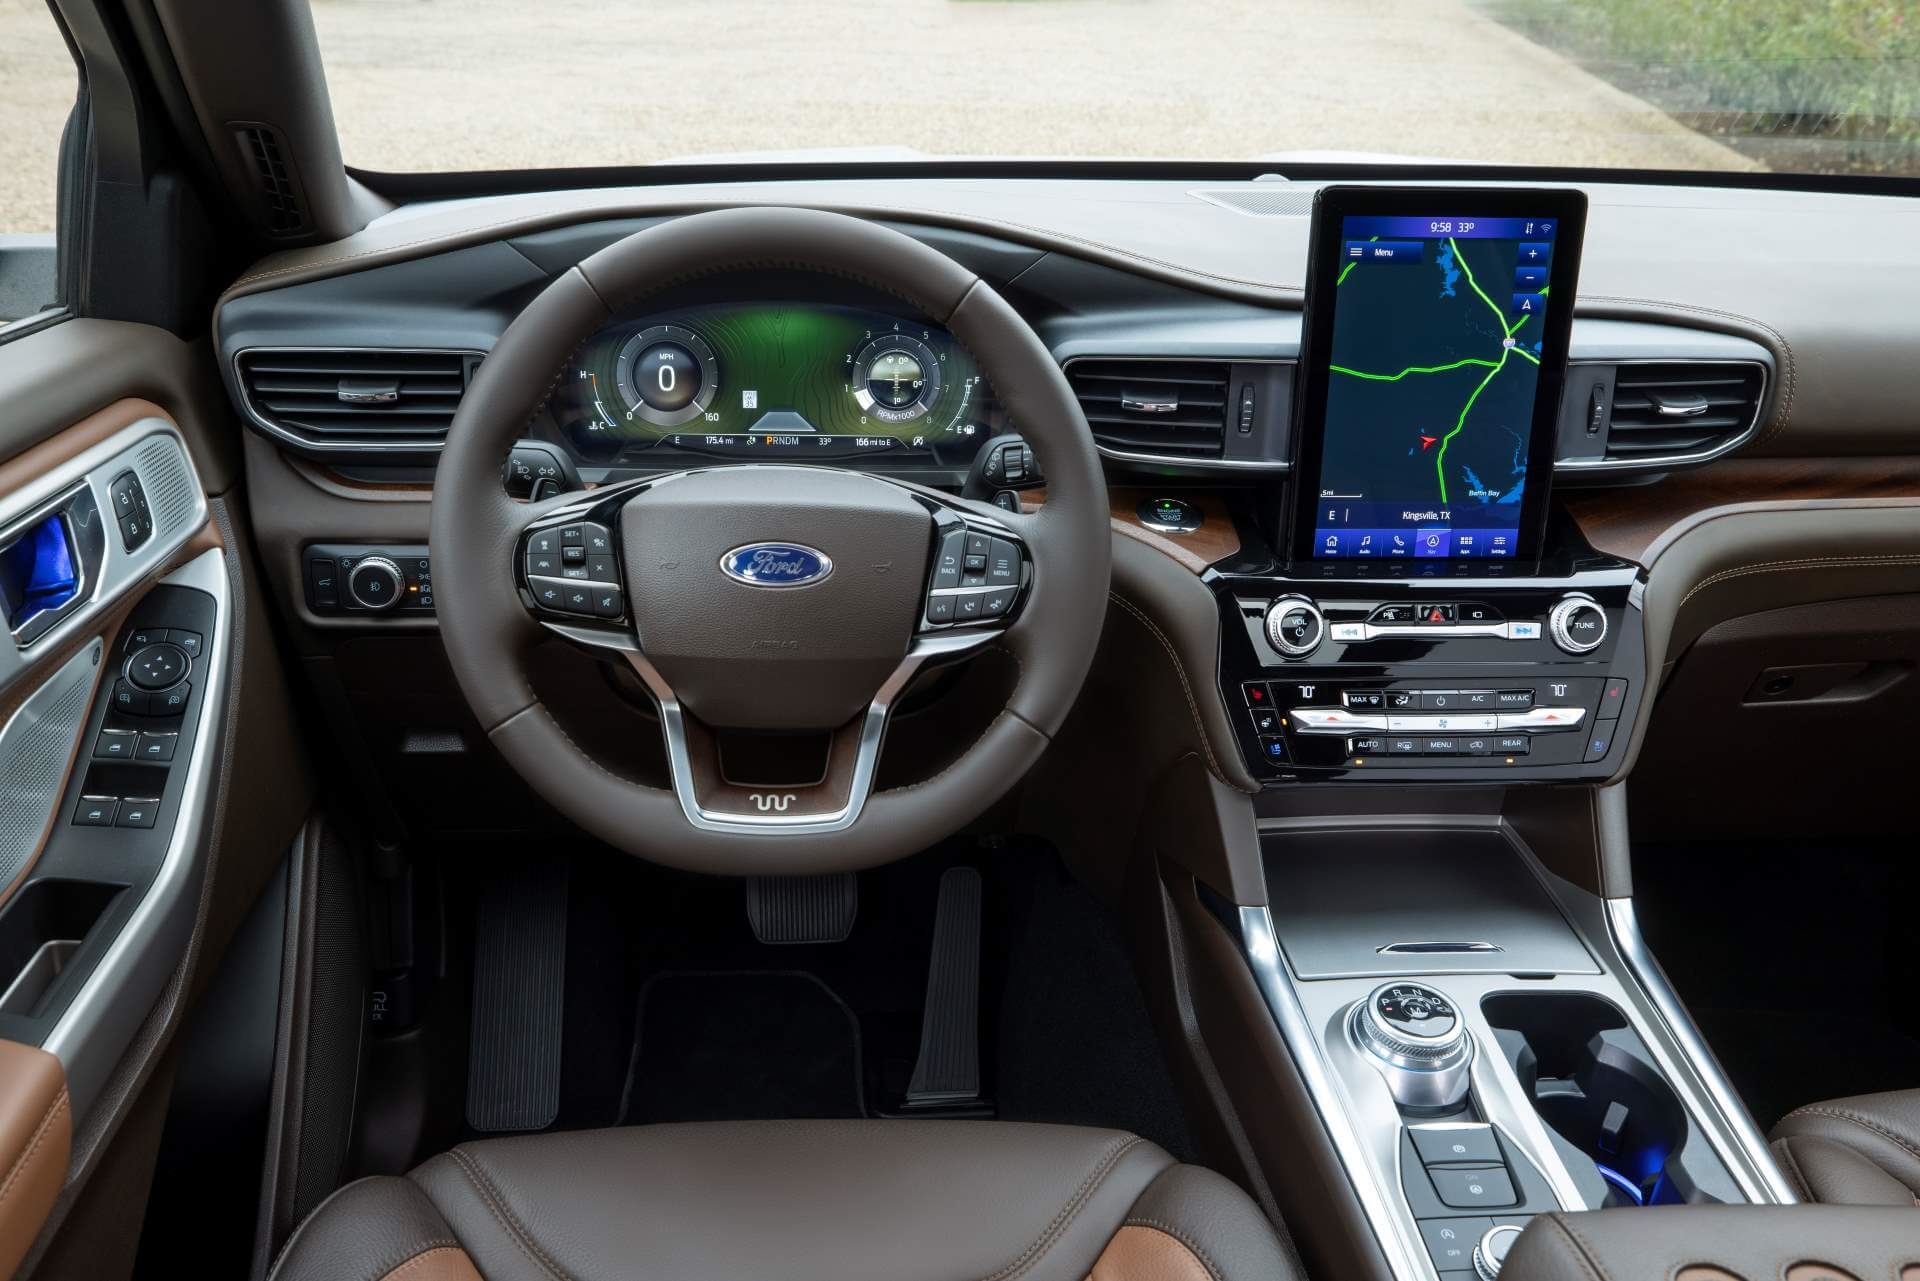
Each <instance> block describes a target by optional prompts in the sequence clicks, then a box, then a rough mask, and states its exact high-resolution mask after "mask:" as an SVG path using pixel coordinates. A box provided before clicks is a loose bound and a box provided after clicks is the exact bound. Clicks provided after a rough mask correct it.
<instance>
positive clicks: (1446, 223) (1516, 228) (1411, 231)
mask: <svg viewBox="0 0 1920 1281" xmlns="http://www.w3.org/2000/svg"><path fill="white" fill-rule="evenodd" d="M1436 203H1437V202H1436ZM1464 203H1465V202H1463V204H1464ZM1546 203H1548V204H1551V203H1553V202H1546ZM1329 212H1330V213H1331V214H1332V216H1331V217H1330V218H1329V219H1328V220H1327V221H1325V222H1323V224H1322V226H1321V228H1320V234H1321V235H1322V236H1329V237H1331V238H1332V248H1333V249H1334V250H1335V253H1336V255H1337V256H1335V257H1334V258H1332V259H1330V260H1327V259H1323V260H1322V261H1321V262H1319V263H1318V264H1317V270H1318V271H1319V272H1320V276H1319V278H1318V279H1317V281H1316V285H1315V293H1314V298H1313V302H1312V306H1313V308H1314V310H1315V311H1316V313H1318V312H1320V311H1321V310H1322V309H1330V310H1331V312H1332V316H1331V324H1330V325H1326V324H1325V321H1324V317H1319V318H1317V322H1318V323H1321V324H1322V326H1323V328H1322V329H1321V331H1320V342H1319V355H1318V360H1319V361H1320V362H1323V363H1322V364H1320V367H1319V368H1318V369H1316V371H1315V373H1316V374H1317V375H1318V377H1319V379H1320V382H1321V385H1322V387H1323V389H1324V390H1323V397H1324V398H1323V401H1322V404H1323V411H1322V413H1321V415H1320V424H1321V428H1320V431H1319V433H1318V464H1319V465H1318V474H1317V475H1312V474H1309V476H1308V478H1307V479H1308V483H1309V484H1310V485H1311V488H1308V489H1305V490H1303V491H1302V494H1301V501H1302V502H1303V503H1304V502H1307V501H1314V502H1315V508H1314V510H1313V512H1312V515H1311V523H1310V524H1309V523H1308V522H1307V521H1304V520H1303V521H1301V523H1300V525H1299V526H1298V528H1299V529H1300V530H1301V533H1302V535H1304V536H1306V537H1308V538H1310V540H1311V541H1310V555H1311V557H1312V558H1313V559H1329V558H1338V559H1354V560H1366V559H1374V560H1401V559H1403V560H1408V561H1416V560H1422V559H1438V558H1444V559H1486V560H1502V559H1505V560H1513V559H1518V558H1521V557H1524V556H1527V555H1529V554H1530V553H1531V550H1532V549H1531V548H1530V547H1528V546H1527V544H1528V543H1529V542H1530V541H1531V537H1530V529H1529V525H1530V518H1531V517H1533V516H1536V515H1539V514H1540V513H1541V508H1540V506H1539V504H1538V503H1537V502H1536V503H1532V504H1530V503H1529V502H1528V499H1529V491H1530V490H1531V489H1533V487H1534V486H1535V485H1536V484H1539V483H1541V481H1542V479H1543V477H1544V475H1545V471H1546V469H1549V468H1551V466H1552V461H1553V460H1552V458H1551V456H1550V454H1551V449H1550V444H1551V430H1552V416H1553V414H1554V412H1555V405H1554V404H1553V403H1552V400H1557V398H1558V395H1559V387H1560V365H1559V362H1562V361H1564V359H1565V353H1564V351H1562V350H1560V347H1561V346H1562V345H1563V344H1564V336H1565V333H1566V325H1565V324H1564V323H1557V324H1556V323H1554V322H1562V321H1563V317H1561V316H1559V315H1556V311H1557V310H1558V309H1562V308H1568V307H1571V305H1572V299H1571V298H1563V297H1557V296H1555V292H1554V288H1553V283H1554V281H1555V279H1556V273H1555V271H1554V265H1555V258H1556V255H1557V254H1558V253H1559V251H1560V246H1561V244H1562V243H1565V241H1566V240H1567V237H1565V236H1563V233H1562V227H1561V217H1560V215H1559V214H1557V213H1555V212H1554V211H1553V210H1552V208H1543V209H1541V210H1540V211H1539V212H1538V213H1537V214H1532V215H1525V216H1518V217H1514V216H1485V215H1483V214H1480V213H1476V212H1475V211H1474V210H1473V209H1472V208H1471V207H1470V206H1466V207H1462V208H1456V209H1450V210H1449V209H1446V208H1445V207H1442V212H1438V213H1432V214H1426V213H1422V214H1415V215H1406V214H1373V213H1352V212H1340V211H1329ZM1576 221H1577V219H1576ZM1571 230H1572V231H1573V232H1574V238H1573V241H1572V243H1573V247H1574V249H1577V245H1578V240H1577V231H1578V228H1577V226H1576V227H1575V228H1572V229H1571ZM1327 248H1328V246H1326V245H1325V244H1322V245H1321V246H1320V252H1321V254H1322V255H1324V254H1325V252H1326V249H1327ZM1572 251H1573V250H1571V249H1570V250H1569V252H1572ZM1559 278H1560V279H1562V280H1564V279H1565V276H1564V275H1561V276H1560V277H1559ZM1548 397H1551V398H1552V400H1548V401H1547V402H1546V403H1545V404H1544V405H1543V399H1545V398H1548ZM1543 423H1544V424H1545V428H1546V430H1545V432H1544V434H1543V431H1542V430H1541V428H1542V425H1543ZM1543 440H1544V442H1545V444H1546V445H1547V448H1546V450H1545V452H1546V453H1547V454H1548V455H1549V456H1547V457H1536V456H1535V451H1536V450H1537V449H1540V448H1541V447H1542V444H1543Z"/></svg>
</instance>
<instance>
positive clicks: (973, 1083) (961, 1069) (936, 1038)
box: [906, 867, 981, 1112]
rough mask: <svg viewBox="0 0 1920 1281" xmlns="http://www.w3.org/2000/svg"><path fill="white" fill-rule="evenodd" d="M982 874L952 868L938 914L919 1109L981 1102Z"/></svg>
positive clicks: (971, 1106)
mask: <svg viewBox="0 0 1920 1281" xmlns="http://www.w3.org/2000/svg"><path fill="white" fill-rule="evenodd" d="M980 901H981V891H980V873H979V872H978V871H977V870H975V869H974V868H971V867H951V868H948V869H947V872H946V875H944V876H942V877H941V878H940V901H939V905H938V906H937V907H936V908H935V909H934V913H933V959H932V962H931V963H930V964H929V965H928V967H927V1004H926V1009H925V1012H924V1013H923V1014H922V1015H921V1018H920V1058H919V1060H918V1061H917V1062H916V1063H915V1064H914V1065H913V1079H912V1081H911V1082H910V1083H909V1084H908V1086H907V1099H906V1104H907V1107H908V1108H910V1109H913V1110H916V1111H918V1110H940V1111H961V1112H966V1111H971V1110H975V1109H977V1108H978V1107H979V1105H980Z"/></svg>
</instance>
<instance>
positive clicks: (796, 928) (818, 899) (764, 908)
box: [747, 872, 860, 943]
mask: <svg viewBox="0 0 1920 1281" xmlns="http://www.w3.org/2000/svg"><path fill="white" fill-rule="evenodd" d="M859 913H860V881H859V879H858V878H856V877H855V876H854V874H853V873H852V872H833V873H830V874H828V875H825V876H750V877H748V878H747V921H748V923H749V924H751V925H752V926H753V936H754V937H755V938H757V939H759V940H760V941H761V942H762V943H838V942H841V941H842V940H843V939H845V938H846V937H847V935H849V934H851V933H852V932H853V920H854V917H856V916H858V915H859Z"/></svg>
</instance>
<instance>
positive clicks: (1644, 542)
mask: <svg viewBox="0 0 1920 1281" xmlns="http://www.w3.org/2000/svg"><path fill="white" fill-rule="evenodd" d="M1835 498H1920V458H1908V457H1897V458H1754V459H1733V460H1727V461H1722V462H1717V463H1714V464H1713V465H1712V466H1710V467H1703V468H1701V469H1700V470H1699V471H1692V472H1681V473H1679V474H1678V475H1674V476H1669V477H1668V478H1667V479H1665V480H1663V481H1659V482H1657V483H1655V484H1652V485H1638V486H1634V487H1632V488H1621V489H1575V490H1564V491H1562V492H1561V494H1560V500H1561V502H1562V503H1563V504H1565V506H1566V508H1567V510H1568V511H1569V512H1570V513H1572V515H1573V518H1574V519H1575V520H1576V521H1578V522H1579V524H1580V528H1581V531H1582V532H1583V533H1585V534H1586V537H1587V541H1588V542H1590V543H1592V544H1593V545H1594V546H1595V547H1596V548H1598V549H1599V550H1600V551H1603V552H1607V553H1609V554H1611V555H1614V556H1619V557H1621V558H1623V559H1625V560H1630V561H1634V562H1636V563H1639V564H1645V563H1646V561H1645V556H1646V553H1647V550H1648V549H1649V548H1650V547H1652V546H1653V545H1654V544H1655V543H1656V542H1658V541H1659V539H1660V537H1661V535H1663V534H1665V533H1666V532H1667V531H1668V530H1669V529H1672V528H1673V527H1674V526H1676V525H1679V524H1681V523H1683V522H1684V521H1686V520H1688V519H1690V518H1692V517H1693V516H1694V515H1696V514H1697V513H1699V512H1703V511H1707V510H1710V509H1711V508H1715V507H1727V506H1731V505H1734V504H1738V503H1759V502H1807V501H1812V500H1816V499H1835Z"/></svg>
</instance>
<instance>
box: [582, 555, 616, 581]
mask: <svg viewBox="0 0 1920 1281" xmlns="http://www.w3.org/2000/svg"><path fill="white" fill-rule="evenodd" d="M587 577H588V578H590V579H592V580H593V581H594V582H596V583H617V582H619V581H620V570H619V567H618V566H617V565H616V564H615V563H614V559H613V557H611V556H589V557H587Z"/></svg>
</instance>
